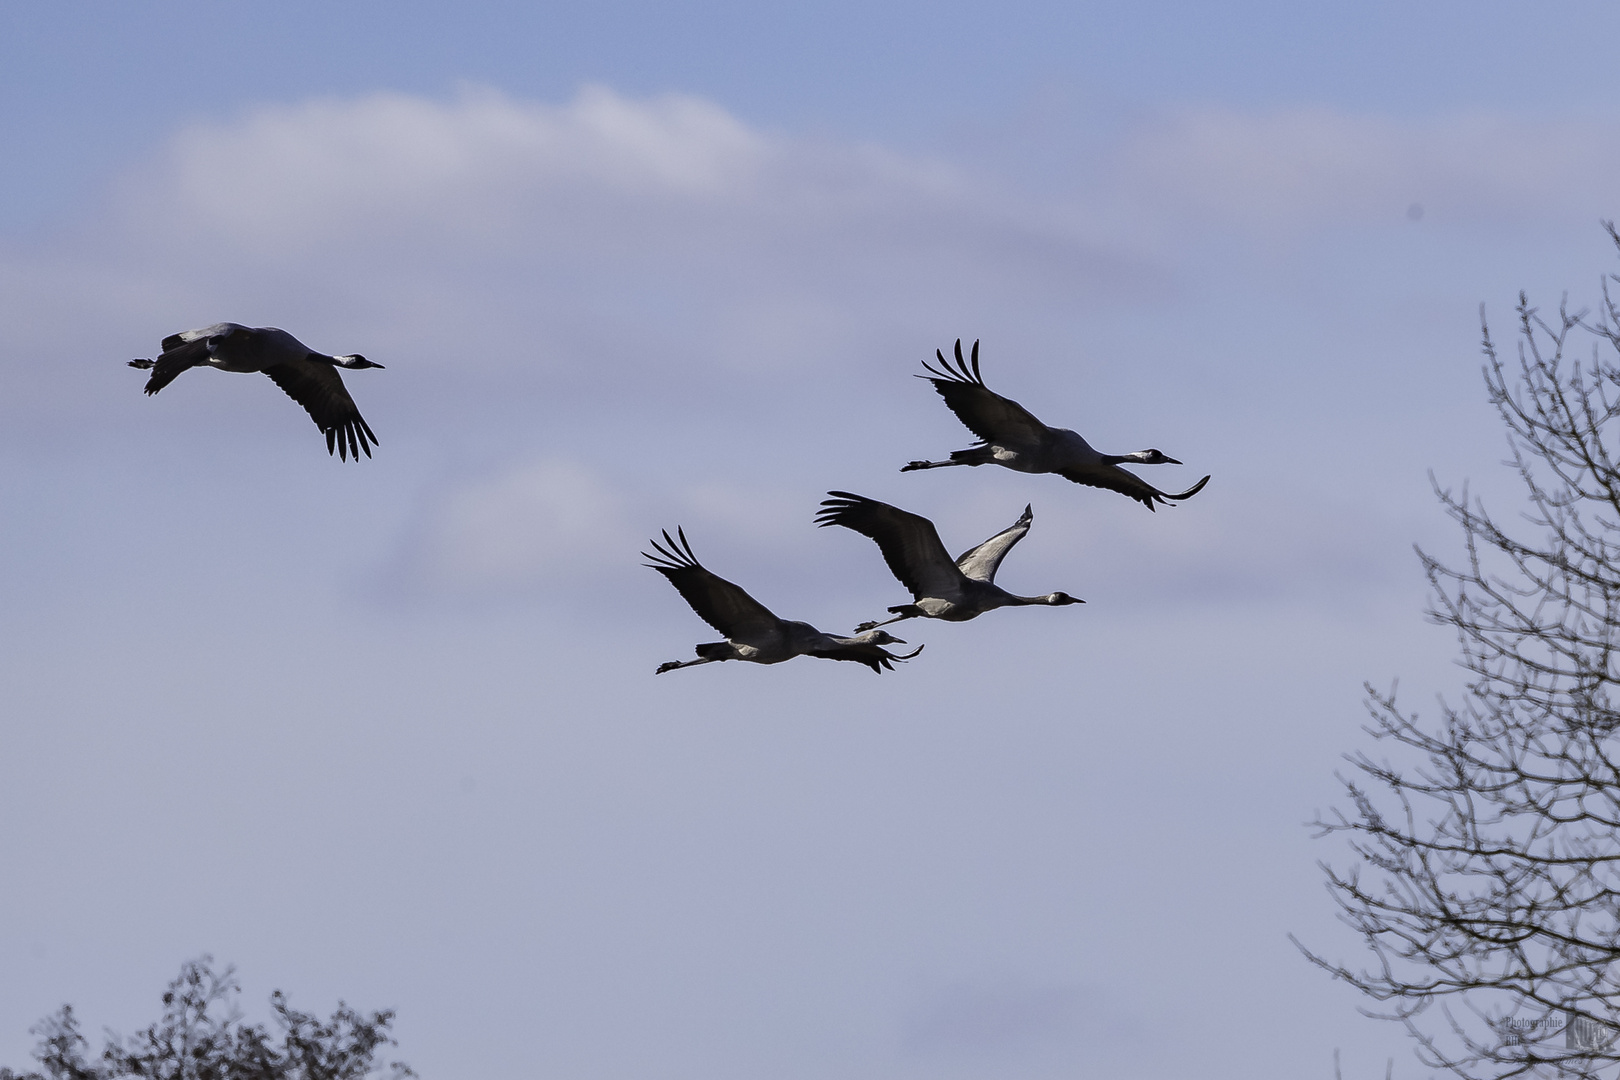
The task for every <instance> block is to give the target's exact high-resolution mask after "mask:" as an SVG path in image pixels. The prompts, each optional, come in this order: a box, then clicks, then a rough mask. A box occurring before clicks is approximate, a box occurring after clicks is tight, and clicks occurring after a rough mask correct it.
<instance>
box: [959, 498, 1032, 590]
mask: <svg viewBox="0 0 1620 1080" xmlns="http://www.w3.org/2000/svg"><path fill="white" fill-rule="evenodd" d="M1034 520H1035V511H1034V509H1033V508H1032V507H1029V506H1025V507H1024V513H1023V515H1022V516H1020V517H1019V519H1018V520H1017V521H1015V522H1013V523H1012V524H1011V525H1009V526H1007V528H1005V529H1003V530H1001V531H1000V532H998V533H996V535H994V536H992V537H991V538H990V539H988V540H986V541H985V542H984V543H982V544H980V545H979V546H978V547H976V548H970V549H969V550H967V551H964V552H962V554H961V555H959V556H957V558H956V566H957V569H959V570H961V571H962V573H963V575H965V576H967V577H970V578H972V579H973V580H974V581H989V582H994V581H995V580H996V570H997V569H998V568H999V567H1000V566H1001V560H1002V559H1005V558H1006V557H1007V552H1009V551H1011V550H1012V549H1013V545H1014V544H1016V543H1018V541H1020V540H1022V539H1023V538H1024V536H1025V534H1027V533H1028V532H1029V524H1030V522H1032V521H1034Z"/></svg>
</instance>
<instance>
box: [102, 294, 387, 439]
mask: <svg viewBox="0 0 1620 1080" xmlns="http://www.w3.org/2000/svg"><path fill="white" fill-rule="evenodd" d="M129 366H130V367H132V368H141V369H143V370H145V369H151V371H152V377H151V378H150V379H148V380H146V392H147V393H148V394H155V393H157V392H158V391H159V390H161V389H163V388H164V387H165V386H168V385H169V383H171V382H173V381H174V379H175V376H177V375H179V374H180V373H181V372H182V371H185V370H186V369H187V368H194V367H212V368H218V369H219V370H220V371H262V372H264V373H265V374H266V375H268V376H270V378H272V379H274V380H275V383H276V385H277V386H279V387H281V388H282V389H283V390H285V391H286V392H287V396H288V397H290V398H292V399H293V400H294V401H296V402H298V404H300V405H302V406H303V407H304V410H305V411H306V412H308V413H309V415H310V418H311V419H312V420H314V421H315V426H316V427H318V428H320V429H321V432H322V433H323V434H324V435H325V436H326V450H327V453H336V454H337V455H338V456H339V457H341V458H343V459H344V460H347V459H348V458H349V457H351V456H352V457H353V458H354V459H355V460H356V461H359V460H360V451H362V450H364V451H365V452H366V457H370V456H371V446H368V445H367V440H370V442H371V444H372V445H375V444H376V442H377V436H375V435H373V434H372V433H371V428H370V427H368V426H366V422H365V420H363V419H362V418H361V416H360V410H359V409H357V408H355V405H354V399H353V398H351V397H350V396H349V392H348V391H347V390H345V389H344V387H343V379H342V377H341V376H339V375H338V373H337V369H338V368H340V367H343V368H349V369H350V370H357V369H359V368H381V367H382V365H381V364H373V363H372V362H371V361H370V360H367V359H366V358H365V357H363V356H359V355H352V356H327V355H326V354H325V353H318V352H315V351H313V350H312V349H310V348H309V347H308V346H306V345H305V344H304V343H303V342H301V341H299V340H298V339H297V338H295V337H293V336H292V335H291V334H289V333H287V331H285V330H277V329H276V328H275V327H273V326H256V327H255V326H240V325H238V324H237V323H215V324H214V325H213V326H205V327H203V328H202V329H201V330H187V331H185V332H184V333H180V334H171V335H169V336H168V337H166V338H164V339H163V353H162V355H160V356H159V357H158V358H157V359H156V360H131V361H130V362H129Z"/></svg>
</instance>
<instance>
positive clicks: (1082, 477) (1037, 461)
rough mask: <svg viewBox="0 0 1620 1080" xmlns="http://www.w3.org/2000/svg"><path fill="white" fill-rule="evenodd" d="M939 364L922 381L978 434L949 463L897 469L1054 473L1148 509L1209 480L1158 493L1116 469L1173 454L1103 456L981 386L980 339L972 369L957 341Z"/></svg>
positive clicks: (1162, 461)
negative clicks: (969, 467) (983, 468)
mask: <svg viewBox="0 0 1620 1080" xmlns="http://www.w3.org/2000/svg"><path fill="white" fill-rule="evenodd" d="M934 355H935V356H937V357H939V368H938V369H937V370H936V369H935V368H933V367H930V366H929V364H928V362H927V361H926V360H925V361H923V367H924V368H926V369H927V371H928V374H927V375H919V376H917V377H918V378H919V379H927V380H928V381H929V382H931V383H933V384H934V389H935V390H937V391H939V396H940V397H942V398H944V399H945V404H946V405H947V406H948V407H949V408H950V410H951V412H953V413H955V414H956V417H957V419H959V420H961V421H962V423H963V424H965V425H967V429H968V430H969V431H971V432H973V434H975V435H977V436H978V437H979V444H978V445H977V446H972V447H969V448H968V449H966V450H953V451H951V457H950V460H949V461H913V462H911V463H910V464H908V465H906V466H904V467H903V468H901V470H900V471H901V472H911V471H912V470H913V469H940V468H945V467H947V466H950V465H1000V466H1003V467H1004V468H1008V469H1015V470H1017V471H1018V472H1027V473H1057V474H1058V475H1059V476H1061V477H1063V478H1065V479H1067V480H1072V481H1074V482H1075V483H1077V484H1087V485H1089V486H1091V487H1100V488H1107V489H1108V490H1110V491H1117V492H1119V493H1120V494H1122V495H1128V496H1130V497H1131V498H1133V499H1135V500H1136V501H1137V502H1139V503H1141V504H1142V505H1143V506H1146V507H1147V508H1148V509H1149V510H1153V509H1156V507H1155V505H1154V504H1155V503H1159V502H1163V503H1165V504H1166V505H1168V503H1169V501H1170V500H1173V499H1189V498H1191V497H1192V496H1194V495H1196V494H1198V493H1199V492H1200V491H1202V490H1203V488H1204V485H1205V484H1207V483H1209V477H1207V476H1206V477H1204V478H1203V479H1202V480H1200V481H1198V483H1196V484H1194V485H1193V486H1192V487H1190V488H1188V489H1187V490H1186V491H1183V492H1181V493H1180V494H1179V495H1172V494H1170V493H1169V492H1165V491H1160V490H1159V489H1158V488H1156V487H1154V486H1153V485H1152V484H1150V483H1148V482H1147V481H1146V480H1143V479H1142V478H1141V477H1140V476H1137V475H1136V474H1135V473H1133V472H1129V471H1127V470H1125V469H1122V468H1120V465H1121V464H1122V463H1127V462H1128V463H1130V464H1133V465H1180V464H1181V462H1179V461H1177V460H1176V459H1175V458H1173V457H1167V456H1166V455H1165V454H1164V453H1163V452H1162V451H1160V450H1138V451H1136V452H1135V453H1134V454H1102V453H1098V452H1097V451H1096V450H1093V449H1092V448H1091V444H1090V443H1088V442H1086V440H1085V439H1083V438H1081V437H1080V436H1079V434H1077V433H1076V432H1073V431H1070V430H1069V429H1068V428H1055V427H1048V426H1047V425H1045V424H1043V423H1041V422H1040V421H1039V420H1037V419H1036V418H1035V416H1034V414H1032V413H1031V412H1030V411H1029V410H1028V409H1026V408H1024V407H1023V406H1022V405H1020V404H1018V402H1016V401H1013V400H1012V399H1011V398H1004V397H1002V396H1001V395H1000V394H998V393H996V392H995V391H993V390H991V389H990V388H989V387H988V386H986V385H985V384H984V378H983V377H982V376H981V375H980V374H979V343H978V342H977V341H975V342H974V343H973V360H972V366H971V368H970V367H969V365H968V364H967V363H965V362H964V361H963V360H962V342H961V339H958V340H957V342H956V366H955V367H954V368H953V367H952V366H951V364H950V362H949V361H948V360H946V359H945V354H944V353H942V352H940V351H939V350H938V349H935V350H934Z"/></svg>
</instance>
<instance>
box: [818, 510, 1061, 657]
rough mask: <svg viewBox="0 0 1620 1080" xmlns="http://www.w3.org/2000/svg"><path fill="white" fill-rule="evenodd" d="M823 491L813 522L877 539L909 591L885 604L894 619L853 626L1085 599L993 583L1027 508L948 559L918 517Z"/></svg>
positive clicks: (959, 618) (1025, 524) (1023, 529)
mask: <svg viewBox="0 0 1620 1080" xmlns="http://www.w3.org/2000/svg"><path fill="white" fill-rule="evenodd" d="M827 494H828V495H831V496H832V498H830V499H827V500H825V501H823V502H822V504H821V505H822V510H821V511H820V513H819V514H818V515H817V517H816V524H818V525H821V526H827V525H842V526H843V527H844V528H846V529H852V530H854V531H855V532H858V533H860V534H861V535H862V536H867V537H870V538H871V539H873V540H875V541H877V545H878V549H879V550H881V551H882V552H883V561H884V562H886V563H888V564H889V570H890V571H891V572H892V573H893V574H894V576H895V577H896V578H897V579H899V581H900V584H902V585H904V586H905V587H906V588H907V589H909V590H911V595H912V598H913V601H914V602H913V603H910V604H901V605H898V606H896V607H891V608H890V609H889V613H890V614H891V615H894V616H895V618H893V619H886V620H884V621H883V622H867V623H862V624H861V625H860V626H858V627H856V629H857V630H872V629H875V628H876V627H879V626H887V625H888V624H889V623H892V622H899V621H900V620H901V619H914V618H917V617H919V616H920V617H923V618H928V619H944V620H946V621H947V622H965V621H967V620H968V619H973V618H977V617H978V616H980V615H983V614H984V613H985V612H987V611H994V610H995V609H996V608H1001V607H1028V606H1033V605H1036V604H1043V605H1046V606H1050V607H1059V606H1063V605H1066V604H1083V603H1085V601H1084V600H1079V599H1076V598H1075V597H1073V596H1070V595H1069V594H1068V593H1063V592H1054V593H1047V594H1046V595H1044V596H1018V595H1016V594H1015V593H1010V592H1008V591H1007V590H1006V589H1003V588H1002V587H1001V586H999V585H997V584H996V583H995V577H996V570H997V569H999V568H1000V566H1001V560H1002V559H1004V558H1006V557H1007V552H1009V551H1011V550H1012V549H1013V545H1014V544H1016V543H1018V541H1020V540H1022V539H1023V538H1024V536H1025V534H1027V533H1028V532H1029V526H1030V523H1031V522H1033V521H1034V520H1035V514H1034V510H1033V509H1032V508H1031V507H1028V506H1026V507H1024V513H1023V515H1022V516H1020V517H1019V519H1018V520H1017V521H1015V522H1013V524H1012V525H1010V526H1008V527H1007V528H1005V529H1003V530H1002V531H1001V532H999V533H997V534H996V535H994V536H992V537H991V538H990V539H988V540H986V541H985V542H984V543H982V544H980V545H978V546H977V547H973V548H969V549H968V550H967V551H964V552H962V554H961V555H960V556H958V557H957V558H956V559H954V560H953V559H952V558H951V556H950V554H949V553H948V552H947V551H946V550H945V545H944V544H943V543H941V542H940V539H939V530H937V529H935V528H934V523H933V522H932V521H929V520H928V519H927V518H925V517H923V516H922V515H920V514H913V513H910V512H909V511H906V510H901V509H900V508H899V507H895V506H890V505H889V504H888V503H882V502H878V501H877V500H876V499H868V498H866V497H865V496H863V495H854V494H851V493H850V492H847V491H829V492H827Z"/></svg>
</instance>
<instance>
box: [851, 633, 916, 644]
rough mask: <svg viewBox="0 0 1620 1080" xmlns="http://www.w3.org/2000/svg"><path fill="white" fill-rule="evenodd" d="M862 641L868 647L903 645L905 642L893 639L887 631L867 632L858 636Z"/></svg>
mask: <svg viewBox="0 0 1620 1080" xmlns="http://www.w3.org/2000/svg"><path fill="white" fill-rule="evenodd" d="M860 638H861V640H862V641H864V642H866V644H868V645H904V644H905V641H904V640H902V639H901V638H897V637H895V636H894V635H893V634H891V633H889V632H888V631H887V630H868V631H867V632H866V633H864V634H862V635H860Z"/></svg>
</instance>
